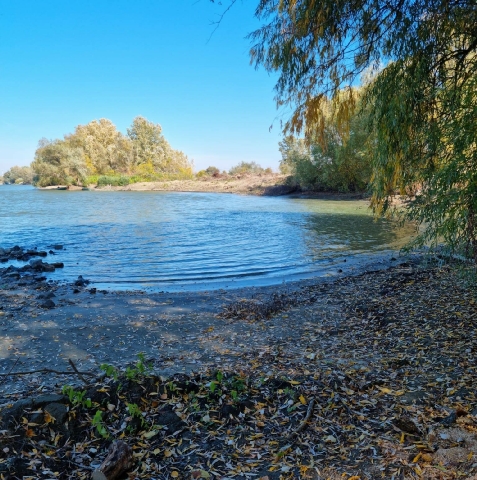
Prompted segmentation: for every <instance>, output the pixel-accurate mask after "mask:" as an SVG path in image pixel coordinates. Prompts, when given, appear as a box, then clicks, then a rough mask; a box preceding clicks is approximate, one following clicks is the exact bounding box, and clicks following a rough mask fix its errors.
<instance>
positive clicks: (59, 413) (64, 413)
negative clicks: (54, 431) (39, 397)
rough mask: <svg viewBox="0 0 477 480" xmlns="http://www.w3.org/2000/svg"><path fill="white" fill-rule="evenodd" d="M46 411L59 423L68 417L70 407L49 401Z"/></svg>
mask: <svg viewBox="0 0 477 480" xmlns="http://www.w3.org/2000/svg"><path fill="white" fill-rule="evenodd" d="M45 412H48V413H49V414H50V415H51V416H52V417H53V418H54V419H55V420H56V423H58V424H63V423H65V421H66V420H67V417H68V409H67V408H66V406H65V405H63V404H62V403H49V404H48V405H47V406H46V407H45Z"/></svg>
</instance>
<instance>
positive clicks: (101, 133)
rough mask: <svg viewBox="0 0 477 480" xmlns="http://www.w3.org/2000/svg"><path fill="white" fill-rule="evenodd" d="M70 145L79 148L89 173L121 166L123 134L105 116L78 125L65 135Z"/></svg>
mask: <svg viewBox="0 0 477 480" xmlns="http://www.w3.org/2000/svg"><path fill="white" fill-rule="evenodd" d="M65 139H66V140H67V141H69V143H70V144H71V146H73V147H77V148H81V149H82V150H83V152H84V155H85V162H86V166H87V167H88V170H89V172H90V173H99V174H104V173H109V172H112V171H114V170H117V169H118V168H119V167H121V166H122V165H121V163H124V160H123V161H121V160H122V158H120V157H121V155H120V151H121V150H122V149H123V148H124V145H123V144H124V140H123V136H122V135H121V133H120V132H118V131H117V129H116V126H115V125H114V124H113V122H111V120H108V119H106V118H101V119H100V120H93V121H92V122H89V123H87V124H86V125H78V126H77V127H76V128H75V132H74V133H73V134H71V135H66V136H65Z"/></svg>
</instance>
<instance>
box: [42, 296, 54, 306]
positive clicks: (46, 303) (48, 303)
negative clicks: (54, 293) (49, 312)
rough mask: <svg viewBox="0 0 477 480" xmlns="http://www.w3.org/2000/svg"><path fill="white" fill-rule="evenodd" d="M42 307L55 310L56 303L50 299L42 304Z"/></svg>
mask: <svg viewBox="0 0 477 480" xmlns="http://www.w3.org/2000/svg"><path fill="white" fill-rule="evenodd" d="M40 307H41V308H55V307H56V303H55V302H54V301H53V300H51V299H50V298H48V299H47V300H45V301H44V302H43V303H42V304H40Z"/></svg>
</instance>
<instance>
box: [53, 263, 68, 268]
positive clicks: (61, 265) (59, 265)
mask: <svg viewBox="0 0 477 480" xmlns="http://www.w3.org/2000/svg"><path fill="white" fill-rule="evenodd" d="M52 265H53V266H54V267H55V268H63V267H64V266H65V264H64V263H63V262H55V263H52Z"/></svg>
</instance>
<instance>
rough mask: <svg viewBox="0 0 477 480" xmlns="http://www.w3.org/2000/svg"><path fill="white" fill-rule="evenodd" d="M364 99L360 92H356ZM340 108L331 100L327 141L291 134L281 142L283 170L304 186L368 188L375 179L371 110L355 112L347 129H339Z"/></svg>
mask: <svg viewBox="0 0 477 480" xmlns="http://www.w3.org/2000/svg"><path fill="white" fill-rule="evenodd" d="M356 95H357V98H358V101H360V93H359V92H357V93H356ZM335 111H336V108H333V106H332V105H331V102H328V108H326V109H325V113H324V119H325V122H324V129H323V132H322V137H323V139H324V143H323V142H320V141H318V140H317V139H315V138H314V137H309V138H308V139H307V140H305V139H303V138H296V137H294V136H292V135H288V136H286V137H285V139H284V140H283V141H282V142H281V143H280V152H281V154H282V160H281V162H280V169H281V171H282V172H283V173H286V174H288V175H291V176H292V177H293V180H294V181H295V182H296V183H298V184H299V185H300V186H301V187H302V188H305V189H306V188H312V189H314V190H331V191H336V190H338V191H342V192H362V191H365V190H366V189H367V187H368V185H369V183H370V180H371V156H372V151H371V149H372V144H373V142H372V141H371V139H372V138H373V137H372V136H371V135H370V133H369V132H368V129H367V126H366V123H367V114H366V113H367V112H366V110H365V109H363V110H362V112H361V114H359V115H358V114H353V115H352V116H351V118H350V120H349V125H348V128H347V129H346V131H344V130H343V129H340V128H339V125H338V121H337V118H336V116H335V115H334V113H335Z"/></svg>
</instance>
